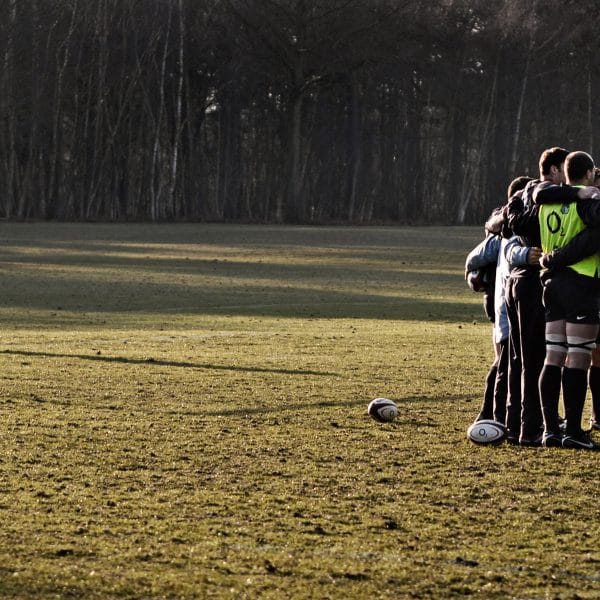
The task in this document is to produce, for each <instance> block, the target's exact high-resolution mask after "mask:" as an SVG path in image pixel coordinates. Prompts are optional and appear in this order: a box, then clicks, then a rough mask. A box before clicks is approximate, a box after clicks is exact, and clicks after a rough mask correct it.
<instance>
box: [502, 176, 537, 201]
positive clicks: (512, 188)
mask: <svg viewBox="0 0 600 600" xmlns="http://www.w3.org/2000/svg"><path fill="white" fill-rule="evenodd" d="M530 181H533V178H532V177H526V176H525V175H521V176H520V177H517V178H516V179H513V180H512V181H511V182H510V183H509V184H508V189H507V190H506V194H507V196H508V199H509V200H510V199H511V198H512V197H513V196H514V195H515V194H516V193H517V192H520V191H521V190H522V189H524V188H525V186H526V185H527V184H528V183H529V182H530Z"/></svg>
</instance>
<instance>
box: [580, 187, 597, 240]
mask: <svg viewBox="0 0 600 600" xmlns="http://www.w3.org/2000/svg"><path fill="white" fill-rule="evenodd" d="M577 212H578V213H579V216H580V217H581V220H582V221H583V222H584V223H585V224H586V225H587V226H588V227H600V196H599V197H597V198H585V199H583V200H580V201H579V202H578V203H577ZM596 235H598V232H597V231H596Z"/></svg>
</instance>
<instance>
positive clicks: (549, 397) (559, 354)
mask: <svg viewBox="0 0 600 600" xmlns="http://www.w3.org/2000/svg"><path fill="white" fill-rule="evenodd" d="M545 335H546V358H545V360H544V366H543V368H542V372H541V374H540V380H539V386H540V399H541V404H542V414H543V417H544V441H543V443H544V445H545V446H560V445H562V434H561V431H560V422H559V418H558V404H559V400H560V389H561V374H562V367H563V365H564V363H565V360H566V357H567V332H566V321H565V320H564V319H558V320H554V321H549V322H548V323H546V334H545Z"/></svg>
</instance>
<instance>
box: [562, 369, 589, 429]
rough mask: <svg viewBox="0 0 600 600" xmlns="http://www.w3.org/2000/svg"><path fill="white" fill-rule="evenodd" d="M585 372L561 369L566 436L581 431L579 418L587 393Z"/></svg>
mask: <svg viewBox="0 0 600 600" xmlns="http://www.w3.org/2000/svg"><path fill="white" fill-rule="evenodd" d="M587 385H588V384H587V370H584V369H570V368H568V367H564V368H563V373H562V386H563V399H564V402H565V417H566V418H567V435H574V434H577V433H579V432H580V431H581V417H582V416H583V406H584V404H585V395H586V392H587Z"/></svg>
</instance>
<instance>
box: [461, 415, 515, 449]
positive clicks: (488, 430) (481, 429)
mask: <svg viewBox="0 0 600 600" xmlns="http://www.w3.org/2000/svg"><path fill="white" fill-rule="evenodd" d="M467 437H468V438H469V439H470V440H471V441H472V442H473V443H474V444H499V443H500V442H502V441H503V440H504V438H505V437H506V427H504V425H503V424H502V423H500V422H498V421H494V420H493V419H482V420H481V421H475V423H472V424H471V425H470V426H469V428H468V429H467Z"/></svg>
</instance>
